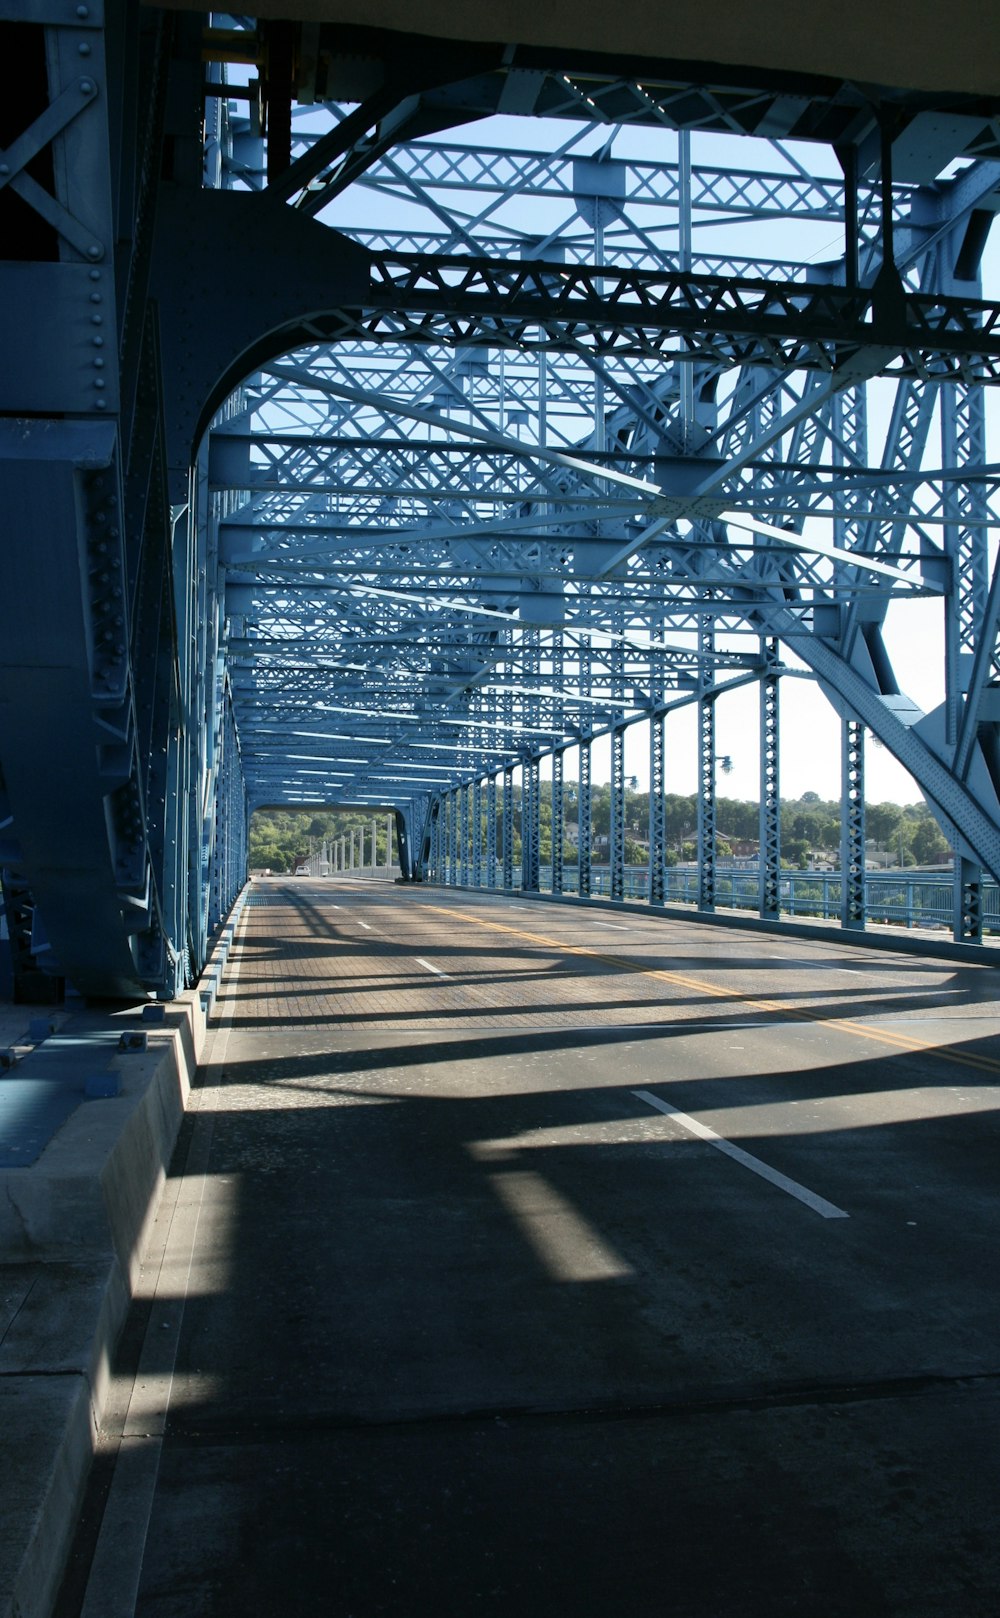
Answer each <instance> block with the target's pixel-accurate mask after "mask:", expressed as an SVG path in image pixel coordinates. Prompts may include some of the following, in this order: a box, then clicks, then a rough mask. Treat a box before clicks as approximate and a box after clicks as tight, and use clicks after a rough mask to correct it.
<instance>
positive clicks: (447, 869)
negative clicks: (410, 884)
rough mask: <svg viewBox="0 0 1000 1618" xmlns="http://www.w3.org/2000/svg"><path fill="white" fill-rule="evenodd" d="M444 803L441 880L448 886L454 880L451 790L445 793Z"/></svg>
mask: <svg viewBox="0 0 1000 1618" xmlns="http://www.w3.org/2000/svg"><path fill="white" fill-rule="evenodd" d="M443 803H444V847H443V848H442V850H441V880H442V882H443V883H444V884H445V886H446V887H447V886H448V884H449V883H450V882H451V880H452V870H451V838H452V833H451V813H452V801H451V793H450V792H446V793H445V795H444V799H443Z"/></svg>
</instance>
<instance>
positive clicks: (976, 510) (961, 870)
mask: <svg viewBox="0 0 1000 1618" xmlns="http://www.w3.org/2000/svg"><path fill="white" fill-rule="evenodd" d="M941 454H942V461H943V465H945V466H958V467H961V466H968V467H976V466H982V465H983V463H984V462H985V460H986V407H985V401H984V398H983V390H982V388H981V387H975V386H966V385H964V384H957V383H947V384H945V385H944V386H943V387H942V389H941ZM944 498H945V511H946V514H947V516H948V518H949V521H948V523H947V525H946V527H945V530H944V542H945V547H946V549H947V551H948V554H949V556H950V557H951V558H952V563H953V567H954V588H953V589H952V591H951V592H950V593H949V595H948V596H947V597H946V602H945V669H946V677H945V688H946V695H945V725H946V733H947V738H948V741H949V742H950V743H951V744H952V745H953V746H955V745H956V744H957V743H958V741H959V737H960V735H961V732H962V730H963V728H967V726H968V722H969V716H967V715H965V714H964V706H965V704H966V703H968V702H970V701H978V694H976V695H975V696H972V695H970V692H969V677H970V674H971V673H972V669H973V666H974V662H975V658H976V652H977V650H978V648H979V639H980V636H981V635H982V634H984V633H985V632H987V631H986V605H987V600H988V597H989V552H988V544H987V527H986V520H987V517H988V510H987V498H986V490H985V488H984V486H983V485H982V484H981V483H978V482H971V483H961V482H958V481H957V480H951V481H949V482H948V483H946V485H945V496H944ZM990 632H992V631H990ZM963 698H964V701H963ZM963 720H964V722H965V726H964V727H963ZM963 740H964V739H963ZM962 750H963V751H965V757H966V761H967V758H968V752H969V751H971V748H967V749H962ZM960 767H961V765H960ZM982 885H983V873H982V868H981V866H979V865H978V864H977V863H976V862H975V861H973V860H970V859H967V858H966V857H965V855H964V854H963V853H962V852H961V850H960V849H957V848H956V851H955V901H954V936H955V939H956V941H957V942H959V943H979V942H981V940H982V935H983V903H982Z"/></svg>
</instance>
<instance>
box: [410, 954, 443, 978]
mask: <svg viewBox="0 0 1000 1618" xmlns="http://www.w3.org/2000/svg"><path fill="white" fill-rule="evenodd" d="M413 959H414V960H415V961H416V963H417V965H418V966H422V967H423V969H424V971H425V972H433V973H434V976H435V977H436V978H446V977H448V976H449V975H450V974H449V973H447V972H442V970H441V968H440V967H439V966H432V965H431V963H430V961H425V960H424V958H423V956H422V955H414V957H413Z"/></svg>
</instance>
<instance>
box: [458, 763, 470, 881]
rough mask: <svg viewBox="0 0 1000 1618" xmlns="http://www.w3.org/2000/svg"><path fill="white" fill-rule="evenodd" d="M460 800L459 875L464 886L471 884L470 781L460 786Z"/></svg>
mask: <svg viewBox="0 0 1000 1618" xmlns="http://www.w3.org/2000/svg"><path fill="white" fill-rule="evenodd" d="M458 802H459V806H460V816H461V819H460V823H459V833H458V835H459V855H460V861H459V875H460V879H461V883H462V886H463V888H467V887H468V886H469V785H468V782H463V784H462V785H461V786H460V787H459V788H458Z"/></svg>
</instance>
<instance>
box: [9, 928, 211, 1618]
mask: <svg viewBox="0 0 1000 1618" xmlns="http://www.w3.org/2000/svg"><path fill="white" fill-rule="evenodd" d="M240 908H242V907H241V906H240V907H238V908H237V910H235V911H234V912H233V915H232V916H231V917H230V918H229V921H228V922H227V924H226V927H225V929H224V931H223V936H222V939H221V940H220V942H219V944H218V945H217V947H216V950H215V952H214V954H213V960H212V963H211V966H210V968H209V969H207V970H206V973H205V974H204V975H203V978H202V981H201V984H200V985H199V988H197V989H193V990H189V991H188V992H187V993H185V994H184V995H182V996H181V998H180V999H178V1000H176V1001H174V1002H172V1003H170V1004H169V1005H166V1006H165V1007H162V1008H153V1007H146V1008H144V1007H143V1006H142V1005H136V1006H133V1007H126V1008H117V1009H114V1010H111V1009H108V1010H100V1011H95V1010H83V1011H80V1012H76V1013H72V1014H70V1013H67V1012H65V1011H58V1010H57V1011H56V1012H54V1013H52V1014H51V1018H50V1014H49V1013H48V1012H44V1013H43V1012H37V1011H36V1010H35V1008H31V1007H18V1006H11V1005H10V1004H9V1003H7V1004H0V1051H3V1052H5V1053H7V1061H8V1062H9V1061H10V1060H11V1056H13V1057H14V1062H13V1065H12V1066H5V1067H4V1068H3V1069H2V1070H0V1147H3V1146H4V1144H6V1145H7V1146H8V1147H9V1145H10V1142H11V1141H12V1140H15V1139H17V1138H18V1131H19V1129H20V1138H21V1139H24V1138H25V1129H24V1116H25V1115H24V1110H23V1108H22V1109H20V1110H19V1109H18V1107H16V1106H13V1105H10V1103H13V1102H14V1101H15V1099H16V1096H25V1095H28V1096H31V1095H32V1094H33V1093H34V1092H38V1091H39V1090H41V1091H44V1092H46V1094H47V1095H48V1096H51V1095H54V1094H55V1093H56V1092H57V1091H61V1092H67V1091H70V1092H72V1096H71V1099H70V1102H69V1105H70V1107H71V1110H70V1111H69V1114H68V1116H66V1117H65V1118H64V1120H63V1121H62V1122H59V1121H58V1113H57V1121H56V1122H55V1126H54V1132H53V1133H52V1135H51V1138H50V1139H49V1140H48V1143H47V1144H45V1145H44V1146H43V1147H42V1149H41V1150H40V1155H38V1156H37V1157H36V1159H35V1161H33V1162H29V1163H26V1165H25V1166H22V1167H0V1618H47V1615H48V1614H49V1612H50V1611H51V1608H52V1604H53V1602H54V1600H55V1597H56V1594H57V1592H58V1588H59V1583H60V1579H61V1576H62V1572H63V1567H64V1564H65V1561H66V1556H67V1554H68V1551H69V1547H70V1544H71V1542H72V1537H73V1533H74V1529H75V1526H76V1519H77V1515H78V1512H79V1508H80V1504H81V1501H82V1498H83V1491H84V1488H85V1485H86V1481H87V1476H88V1473H89V1470H90V1465H91V1461H92V1458H93V1454H94V1446H95V1439H96V1435H97V1431H98V1428H99V1426H100V1422H101V1418H102V1413H103V1411H104V1406H105V1402H106V1399H107V1395H108V1387H109V1376H110V1365H111V1361H112V1356H113V1352H114V1347H115V1344H116V1342H117V1339H118V1336H119V1334H120V1332H121V1329H122V1326H123V1324H124V1321H125V1316H126V1313H127V1311H128V1307H129V1301H130V1298H131V1295H132V1289H133V1285H134V1282H135V1280H136V1277H137V1275H138V1273H139V1268H140V1265H141V1262H142V1255H143V1251H144V1247H145V1244H146V1240H147V1237H148V1233H149V1230H150V1227H151V1224H152V1221H153V1218H154V1216H155V1213H156V1208H157V1204H158V1201H159V1197H160V1192H161V1190H162V1188H163V1184H164V1180H165V1176H166V1172H167V1168H168V1166H169V1163H170V1158H171V1155H172V1152H173V1147H174V1143H175V1141H176V1138H177V1132H178V1129H179V1126H180V1122H181V1118H182V1116H183V1113H184V1108H185V1104H186V1100H187V1095H188V1090H189V1088H190V1085H191V1082H192V1080H193V1078H194V1075H195V1071H196V1069H197V1066H198V1062H199V1060H200V1058H201V1054H202V1050H203V1047H204V1043H205V1038H206V1025H207V1018H208V1016H209V1015H210V1013H211V1008H212V1005H213V1003H214V996H215V992H216V990H217V988H218V983H219V979H220V977H221V971H222V967H223V966H224V964H225V960H226V958H227V956H228V951H229V947H230V944H231V942H232V938H233V935H234V932H235V927H236V925H237V921H238V914H239V909H240ZM39 1016H40V1017H44V1019H45V1022H46V1025H47V1027H48V1025H49V1023H50V1021H51V1025H52V1031H51V1032H46V1037H44V1038H43V1037H41V1036H42V1034H43V1030H42V1029H41V1028H40V1027H38V1026H35V1027H34V1028H31V1029H30V1032H31V1033H32V1034H33V1035H34V1036H35V1038H34V1039H32V1038H29V1027H30V1024H32V1023H34V1021H35V1018H36V1017H39ZM146 1018H152V1019H155V1020H150V1021H147V1020H146ZM123 1035H125V1036H126V1038H125V1041H124V1046H125V1047H126V1048H123V1049H119V1048H118V1047H119V1041H120V1040H121V1037H122V1036H123ZM142 1036H145V1038H143V1037H142ZM128 1047H132V1048H128ZM88 1081H90V1082H89V1084H88ZM5 1086H10V1087H11V1088H10V1089H9V1090H8V1091H7V1092H6V1099H7V1101H8V1103H9V1104H8V1106H7V1107H6V1108H5V1107H4V1100H5V1091H4V1087H5ZM14 1086H17V1087H18V1088H17V1092H16V1093H15V1091H14V1088H13V1087H14ZM88 1090H89V1091H90V1094H88ZM108 1092H110V1093H108ZM115 1092H117V1093H115ZM41 1110H42V1112H43V1113H44V1110H45V1107H44V1104H43V1105H42V1109H41ZM65 1110H66V1108H65V1106H64V1107H63V1109H62V1111H63V1112H65ZM34 1113H35V1115H36V1116H37V1114H38V1113H39V1108H38V1107H35V1108H34ZM5 1118H6V1128H5V1127H4V1120H5ZM41 1127H42V1128H43V1130H44V1127H45V1126H44V1123H43V1124H42V1126H41ZM30 1134H31V1130H30V1128H29V1130H28V1135H29V1136H30ZM34 1149H35V1148H34V1146H33V1145H30V1144H29V1147H28V1148H27V1152H26V1155H31V1153H33V1151H34ZM4 1155H5V1156H6V1158H7V1159H8V1160H9V1159H10V1157H11V1155H12V1154H11V1152H10V1151H9V1150H8V1151H7V1152H6V1153H5V1154H4ZM15 1155H16V1154H15Z"/></svg>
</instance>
